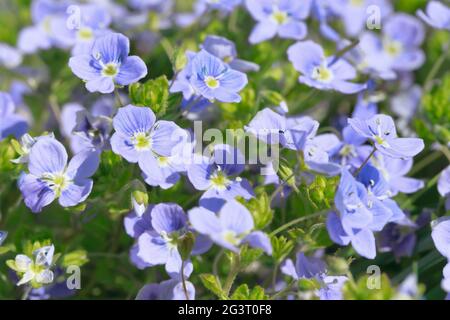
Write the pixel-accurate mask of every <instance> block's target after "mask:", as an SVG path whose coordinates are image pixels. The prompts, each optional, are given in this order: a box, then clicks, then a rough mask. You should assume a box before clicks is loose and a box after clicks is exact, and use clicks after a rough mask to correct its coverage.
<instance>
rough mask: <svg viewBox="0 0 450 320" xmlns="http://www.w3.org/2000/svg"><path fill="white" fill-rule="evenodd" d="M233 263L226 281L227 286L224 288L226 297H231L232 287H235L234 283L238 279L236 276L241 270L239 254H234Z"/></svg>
mask: <svg viewBox="0 0 450 320" xmlns="http://www.w3.org/2000/svg"><path fill="white" fill-rule="evenodd" d="M232 259H233V260H232V262H231V270H230V272H229V273H228V276H227V279H226V280H225V284H224V286H223V291H224V293H225V296H226V297H229V296H230V291H231V287H232V286H233V282H234V280H235V279H236V276H237V275H238V273H239V270H240V269H241V260H240V257H239V254H234V255H233V258H232Z"/></svg>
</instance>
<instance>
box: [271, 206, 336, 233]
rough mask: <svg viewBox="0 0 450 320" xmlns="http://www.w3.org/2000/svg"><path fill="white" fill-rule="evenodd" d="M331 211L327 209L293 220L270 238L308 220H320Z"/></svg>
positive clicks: (278, 229)
mask: <svg viewBox="0 0 450 320" xmlns="http://www.w3.org/2000/svg"><path fill="white" fill-rule="evenodd" d="M331 210H332V209H327V210H323V211H319V212H316V213H313V214H310V215H308V216H304V217H300V218H297V219H294V220H292V221H290V222H288V223H286V224H283V225H282V226H281V227H279V228H277V229H275V230H274V231H272V232H271V233H270V237H273V236H275V235H277V234H278V233H280V232H282V231H284V230H286V229H289V228H290V227H292V226H294V225H296V224H297V223H300V222H303V221H306V220H309V219H313V218H318V217H320V216H321V215H324V214H326V213H328V212H330V211H331Z"/></svg>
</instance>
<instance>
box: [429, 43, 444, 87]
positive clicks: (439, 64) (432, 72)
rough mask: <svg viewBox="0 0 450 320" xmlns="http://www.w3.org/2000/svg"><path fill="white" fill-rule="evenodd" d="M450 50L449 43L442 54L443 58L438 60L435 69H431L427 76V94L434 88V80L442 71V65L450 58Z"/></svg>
mask: <svg viewBox="0 0 450 320" xmlns="http://www.w3.org/2000/svg"><path fill="white" fill-rule="evenodd" d="M449 53H450V50H449V44H448V43H447V44H446V45H445V46H444V52H442V54H441V56H440V57H439V59H438V60H436V62H435V63H434V65H433V67H432V68H431V70H430V72H429V73H428V75H427V78H426V79H425V84H424V88H425V92H428V91H430V90H431V88H432V87H433V80H434V78H435V77H436V75H437V73H438V72H439V70H440V69H441V67H442V65H443V64H444V62H445V60H447V57H448V56H449Z"/></svg>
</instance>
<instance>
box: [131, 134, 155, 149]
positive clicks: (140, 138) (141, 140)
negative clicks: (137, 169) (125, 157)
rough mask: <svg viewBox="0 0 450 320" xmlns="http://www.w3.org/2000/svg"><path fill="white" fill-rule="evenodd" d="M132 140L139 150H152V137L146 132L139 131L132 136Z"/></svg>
mask: <svg viewBox="0 0 450 320" xmlns="http://www.w3.org/2000/svg"><path fill="white" fill-rule="evenodd" d="M131 142H132V143H133V145H134V148H135V149H136V150H137V151H147V150H150V148H151V146H152V139H151V137H150V136H149V135H148V134H147V133H145V132H138V133H136V134H135V135H134V136H133V137H132V138H131Z"/></svg>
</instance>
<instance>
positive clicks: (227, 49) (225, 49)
mask: <svg viewBox="0 0 450 320" xmlns="http://www.w3.org/2000/svg"><path fill="white" fill-rule="evenodd" d="M201 47H202V49H204V50H206V51H207V52H209V53H211V54H212V55H214V56H216V57H217V58H219V59H221V60H222V61H223V62H224V63H226V64H227V65H228V66H229V67H230V68H231V69H234V70H237V71H241V72H248V71H258V70H259V66H258V65H257V64H255V63H253V62H249V61H245V60H241V59H238V58H237V52H236V46H235V44H234V43H233V42H232V41H230V40H228V39H226V38H224V37H218V36H207V37H206V39H205V41H204V42H203V44H202V46H201Z"/></svg>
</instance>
